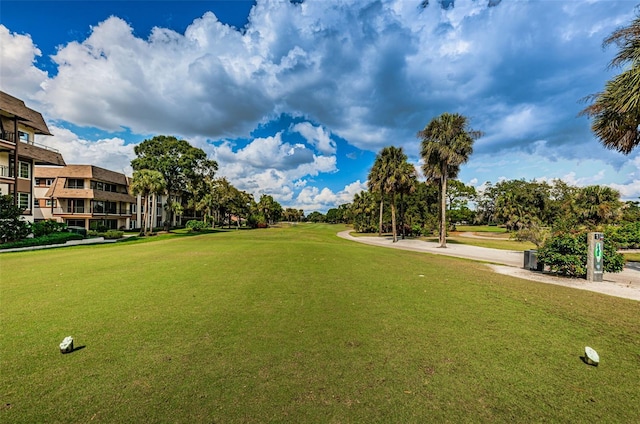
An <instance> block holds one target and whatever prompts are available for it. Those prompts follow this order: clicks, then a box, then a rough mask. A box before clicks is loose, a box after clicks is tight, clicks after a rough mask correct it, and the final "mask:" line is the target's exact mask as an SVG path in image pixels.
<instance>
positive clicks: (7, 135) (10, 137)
mask: <svg viewBox="0 0 640 424" xmlns="http://www.w3.org/2000/svg"><path fill="white" fill-rule="evenodd" d="M0 137H1V138H2V140H5V141H8V142H10V143H14V144H15V142H16V133H14V132H11V131H2V132H1V133H0ZM20 141H22V142H23V143H26V144H30V145H32V146H37V147H39V148H41V149H45V150H49V151H51V152H56V153H60V150H58V149H55V148H53V147H49V146H46V145H44V144H40V143H36V142H35V141H25V140H20Z"/></svg>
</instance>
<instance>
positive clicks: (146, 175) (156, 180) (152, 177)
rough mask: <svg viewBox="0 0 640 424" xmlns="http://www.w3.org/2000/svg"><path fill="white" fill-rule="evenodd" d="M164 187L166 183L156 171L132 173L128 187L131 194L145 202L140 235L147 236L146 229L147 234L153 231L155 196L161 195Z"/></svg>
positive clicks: (144, 170) (146, 170)
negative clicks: (138, 196)
mask: <svg viewBox="0 0 640 424" xmlns="http://www.w3.org/2000/svg"><path fill="white" fill-rule="evenodd" d="M166 187H167V183H166V181H165V179H164V177H163V176H162V174H161V173H160V172H158V171H154V170H150V169H141V170H138V171H133V179H132V181H131V187H130V188H131V193H132V194H133V195H134V196H137V195H138V194H139V195H140V196H141V197H142V198H143V199H144V201H145V204H144V206H143V212H142V222H141V226H140V235H145V234H147V228H149V232H151V231H153V214H154V213H155V210H156V202H157V195H158V194H160V193H163V192H164V191H165V189H166Z"/></svg>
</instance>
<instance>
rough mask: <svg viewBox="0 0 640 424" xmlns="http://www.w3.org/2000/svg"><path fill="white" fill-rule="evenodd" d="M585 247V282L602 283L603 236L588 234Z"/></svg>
mask: <svg viewBox="0 0 640 424" xmlns="http://www.w3.org/2000/svg"><path fill="white" fill-rule="evenodd" d="M588 237H589V245H588V247H587V249H588V250H587V280H588V281H602V276H603V274H604V270H603V268H604V267H603V264H602V260H603V259H602V258H603V254H604V234H602V233H589V235H588Z"/></svg>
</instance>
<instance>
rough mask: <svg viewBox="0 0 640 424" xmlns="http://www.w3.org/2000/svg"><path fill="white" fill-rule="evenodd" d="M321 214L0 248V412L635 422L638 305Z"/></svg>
mask: <svg viewBox="0 0 640 424" xmlns="http://www.w3.org/2000/svg"><path fill="white" fill-rule="evenodd" d="M341 229H343V228H342V227H338V226H329V225H298V226H295V227H291V228H281V229H267V230H255V231H230V232H221V233H215V234H206V235H201V236H193V237H173V238H172V237H167V238H164V239H158V240H157V241H153V242H148V243H137V244H136V243H123V244H115V245H103V246H90V247H75V248H64V249H54V250H43V251H35V252H24V253H5V254H2V255H0V273H1V274H0V283H1V285H0V318H1V323H2V332H1V339H0V422H7V423H9V422H11V423H35V422H42V423H44V422H47V423H53V422H61V423H62V422H64V423H69V422H74V423H75V422H83V423H84V422H110V423H140V422H145V423H153V422H181V423H200V422H202V423H213V422H215V423H264V422H278V423H281V422H290V423H303V422H304V423H312V422H315V423H320V422H322V423H347V422H358V423H360V422H366V423H373V422H382V423H388V422H402V423H406V422H416V423H424V422H452V423H457V422H474V423H476V422H492V423H493V422H514V421H516V422H628V423H631V422H637V419H638V417H639V416H640V390H639V386H638V381H640V302H636V301H631V300H624V299H618V298H613V297H608V296H604V295H599V294H597V293H592V292H587V291H581V290H575V289H569V288H565V287H560V286H553V285H545V284H539V283H534V282H530V281H524V280H518V279H514V278H510V277H507V276H502V275H498V274H494V273H492V272H490V271H488V270H487V268H485V266H483V265H481V264H476V263H474V262H471V261H466V260H461V259H455V258H446V257H442V256H433V255H428V254H422V253H416V252H408V251H400V250H393V249H383V248H376V247H371V246H366V245H362V244H358V243H354V242H351V241H347V240H342V239H339V238H338V237H336V236H335V234H336V233H337V232H338V231H339V230H341ZM68 335H72V336H73V337H74V339H75V346H76V349H77V350H76V351H74V352H73V353H70V354H66V355H62V354H60V352H59V350H58V344H59V343H60V342H61V341H62V339H63V338H64V337H65V336H68ZM586 345H589V346H592V347H593V348H595V349H596V350H597V351H598V353H599V354H600V357H601V364H600V366H599V367H593V366H589V365H586V364H584V363H583V362H582V361H581V359H580V356H581V355H583V354H584V347H585V346H586ZM78 348H79V349H78Z"/></svg>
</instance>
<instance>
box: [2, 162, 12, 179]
mask: <svg viewBox="0 0 640 424" xmlns="http://www.w3.org/2000/svg"><path fill="white" fill-rule="evenodd" d="M0 177H5V178H13V168H11V167H10V166H5V165H0Z"/></svg>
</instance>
